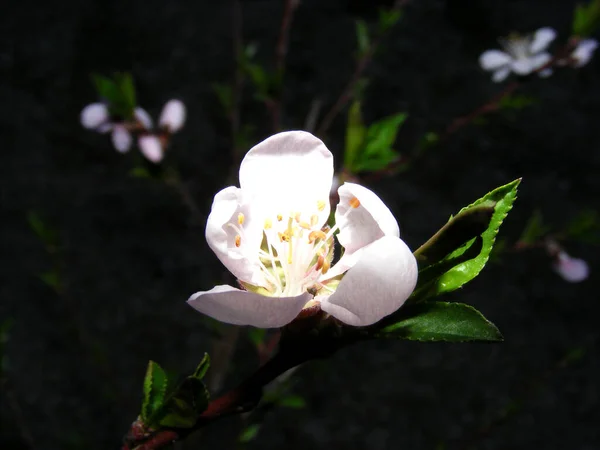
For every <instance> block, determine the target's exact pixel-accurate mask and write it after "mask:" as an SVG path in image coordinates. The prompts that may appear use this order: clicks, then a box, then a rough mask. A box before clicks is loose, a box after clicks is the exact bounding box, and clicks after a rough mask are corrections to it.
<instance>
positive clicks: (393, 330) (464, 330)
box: [375, 302, 503, 342]
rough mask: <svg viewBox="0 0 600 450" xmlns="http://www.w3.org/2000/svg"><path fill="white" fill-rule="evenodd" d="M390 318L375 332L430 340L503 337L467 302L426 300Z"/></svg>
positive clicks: (382, 336) (409, 306) (495, 340)
mask: <svg viewBox="0 0 600 450" xmlns="http://www.w3.org/2000/svg"><path fill="white" fill-rule="evenodd" d="M390 317H391V318H386V319H384V320H383V323H382V322H380V323H379V324H378V326H380V327H381V328H380V329H379V330H378V331H377V332H376V333H375V336H376V337H379V338H398V339H408V340H412V341H428V342H437V341H445V342H468V341H487V342H498V341H502V340H503V337H502V334H501V333H500V331H498V328H496V326H495V325H494V324H493V323H491V322H490V321H489V320H487V319H486V318H485V317H484V316H483V315H482V314H481V313H480V312H479V311H477V310H476V309H475V308H473V307H472V306H470V305H465V304H464V303H447V302H423V303H419V304H413V305H405V306H403V307H402V308H400V309H399V310H398V313H395V314H393V315H392V316H390Z"/></svg>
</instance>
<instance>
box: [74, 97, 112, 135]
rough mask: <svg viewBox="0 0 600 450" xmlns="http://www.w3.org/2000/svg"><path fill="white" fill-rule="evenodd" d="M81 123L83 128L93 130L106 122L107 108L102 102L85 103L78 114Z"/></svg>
mask: <svg viewBox="0 0 600 450" xmlns="http://www.w3.org/2000/svg"><path fill="white" fill-rule="evenodd" d="M80 121H81V125H83V127H84V128H88V129H91V130H95V129H97V128H98V127H100V126H102V125H106V124H108V121H109V114H108V108H107V106H106V105H105V104H104V103H91V104H89V105H87V106H86V107H85V108H83V110H82V111H81V114H80Z"/></svg>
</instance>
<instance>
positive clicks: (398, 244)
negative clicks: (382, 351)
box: [321, 236, 418, 326]
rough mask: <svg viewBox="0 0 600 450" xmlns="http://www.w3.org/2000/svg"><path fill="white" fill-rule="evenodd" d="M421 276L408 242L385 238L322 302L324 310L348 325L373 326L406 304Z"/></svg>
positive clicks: (363, 257)
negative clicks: (418, 275)
mask: <svg viewBox="0 0 600 450" xmlns="http://www.w3.org/2000/svg"><path fill="white" fill-rule="evenodd" d="M417 273H418V268H417V261H416V259H415V257H414V256H413V254H412V252H411V251H410V249H409V248H408V247H407V245H406V244H405V243H404V241H402V240H401V239H400V238H397V237H395V236H385V237H383V238H381V239H379V240H378V241H376V242H374V243H373V244H371V245H370V246H369V247H367V248H366V249H365V250H364V252H362V255H361V256H360V258H359V260H358V262H357V263H356V265H355V266H354V267H352V268H351V269H350V270H349V271H348V273H346V275H345V276H344V278H342V281H341V282H340V284H339V286H338V288H337V290H336V291H335V292H334V293H333V294H332V295H331V296H329V297H327V298H325V299H323V300H321V309H322V310H323V311H325V312H327V313H329V314H331V315H332V316H334V317H335V318H337V319H339V320H341V321H342V322H344V323H347V324H348V325H354V326H367V325H371V324H373V323H375V322H378V321H379V320H381V319H383V318H384V317H386V316H388V315H390V314H391V313H393V312H394V311H396V310H397V309H398V308H400V307H401V306H402V305H403V304H404V302H405V301H406V299H407V298H408V297H409V296H410V294H411V293H412V291H413V290H414V288H415V286H416V284H417Z"/></svg>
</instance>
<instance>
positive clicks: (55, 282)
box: [40, 269, 62, 292]
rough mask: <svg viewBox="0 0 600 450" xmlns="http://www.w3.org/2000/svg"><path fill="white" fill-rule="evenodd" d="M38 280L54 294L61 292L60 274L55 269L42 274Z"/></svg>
mask: <svg viewBox="0 0 600 450" xmlns="http://www.w3.org/2000/svg"><path fill="white" fill-rule="evenodd" d="M40 280H42V281H43V282H44V284H45V285H46V286H48V287H50V288H52V289H53V290H54V291H56V292H60V291H61V290H62V282H61V280H60V273H59V272H58V270H56V269H53V270H49V271H47V272H44V273H42V274H41V275H40Z"/></svg>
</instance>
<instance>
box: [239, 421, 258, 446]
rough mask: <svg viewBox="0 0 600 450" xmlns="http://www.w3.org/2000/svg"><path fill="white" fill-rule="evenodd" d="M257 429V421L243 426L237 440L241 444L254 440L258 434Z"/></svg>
mask: <svg viewBox="0 0 600 450" xmlns="http://www.w3.org/2000/svg"><path fill="white" fill-rule="evenodd" d="M259 431H260V424H259V423H253V424H251V425H248V426H247V427H246V428H244V430H243V431H242V433H241V434H240V437H239V438H238V441H239V442H240V443H241V444H247V443H248V442H250V441H252V440H254V438H256V436H258V432H259Z"/></svg>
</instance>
